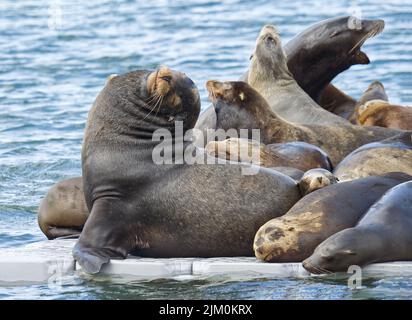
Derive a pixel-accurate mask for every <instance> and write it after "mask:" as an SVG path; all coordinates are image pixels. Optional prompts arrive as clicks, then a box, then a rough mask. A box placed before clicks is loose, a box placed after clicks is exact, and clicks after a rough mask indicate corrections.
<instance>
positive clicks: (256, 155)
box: [205, 138, 332, 171]
mask: <svg viewBox="0 0 412 320" xmlns="http://www.w3.org/2000/svg"><path fill="white" fill-rule="evenodd" d="M255 148H256V151H254V150H253V149H255ZM205 150H206V152H207V153H208V154H210V155H212V156H216V157H219V158H223V159H227V160H232V161H239V162H249V163H253V164H255V165H258V166H262V167H266V168H270V167H292V168H296V169H299V170H302V171H307V170H310V169H313V168H324V169H327V170H332V165H331V162H330V159H329V157H328V155H327V154H326V153H325V152H324V151H323V150H322V149H320V148H318V147H316V146H314V145H311V144H309V143H306V142H300V141H296V142H288V143H274V144H268V145H264V144H262V143H259V142H258V141H256V140H249V139H239V138H229V139H226V140H224V141H211V142H209V143H208V144H207V145H206V147H205Z"/></svg>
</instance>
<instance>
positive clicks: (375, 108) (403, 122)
mask: <svg viewBox="0 0 412 320" xmlns="http://www.w3.org/2000/svg"><path fill="white" fill-rule="evenodd" d="M358 121H359V123H360V124H361V125H362V126H379V127H385V128H392V129H401V130H412V108H411V107H403V106H397V105H391V104H389V103H385V102H383V101H376V102H373V101H372V102H371V103H369V104H368V106H367V108H366V109H365V110H364V111H363V112H361V113H360V114H359V117H358Z"/></svg>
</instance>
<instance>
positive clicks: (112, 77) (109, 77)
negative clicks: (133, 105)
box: [107, 73, 118, 82]
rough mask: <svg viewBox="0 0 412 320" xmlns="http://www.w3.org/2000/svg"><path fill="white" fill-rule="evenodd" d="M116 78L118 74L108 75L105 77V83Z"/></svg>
mask: <svg viewBox="0 0 412 320" xmlns="http://www.w3.org/2000/svg"><path fill="white" fill-rule="evenodd" d="M117 76H118V74H116V73H113V74H111V75H109V76H108V77H107V82H109V81H110V80H112V79H114V78H116V77H117Z"/></svg>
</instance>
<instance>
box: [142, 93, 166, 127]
mask: <svg viewBox="0 0 412 320" xmlns="http://www.w3.org/2000/svg"><path fill="white" fill-rule="evenodd" d="M160 99H161V96H159V98H158V99H157V101H156V103H155V105H154V107H153V108H152V109H151V110H150V111H149V112H148V114H147V115H145V117H144V118H143V120H145V119H146V118H147V117H148V116H149V115H150V114H151V113H152V112H153V111H154V109H155V108H156V107H157V103H158V102H159V100H160ZM143 120H142V121H143Z"/></svg>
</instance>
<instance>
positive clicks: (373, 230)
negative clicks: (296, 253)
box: [303, 181, 412, 274]
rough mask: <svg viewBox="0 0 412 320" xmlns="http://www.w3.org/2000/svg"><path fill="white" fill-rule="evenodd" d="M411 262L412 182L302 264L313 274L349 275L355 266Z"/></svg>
mask: <svg viewBox="0 0 412 320" xmlns="http://www.w3.org/2000/svg"><path fill="white" fill-rule="evenodd" d="M408 260H412V181H409V182H404V183H402V184H399V185H398V186H396V187H393V188H392V189H390V190H389V191H387V192H386V193H385V194H384V195H383V196H382V198H380V199H379V200H378V201H377V202H376V203H375V204H374V205H373V206H371V207H370V209H369V210H368V211H367V213H366V214H365V216H364V217H363V218H362V219H361V220H360V221H359V222H358V223H357V225H356V226H355V227H353V228H348V229H344V230H342V231H340V232H338V233H336V234H334V235H332V236H331V237H329V238H328V239H326V240H325V241H323V242H322V243H321V244H320V245H319V246H318V247H317V248H316V249H315V251H314V252H313V254H312V255H311V256H310V257H309V258H307V259H306V260H305V261H303V267H304V268H305V269H306V270H308V271H309V272H311V273H315V274H320V273H331V272H341V271H342V272H346V271H347V270H348V268H349V267H350V266H352V265H356V266H364V265H367V264H370V263H375V262H388V261H408Z"/></svg>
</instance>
